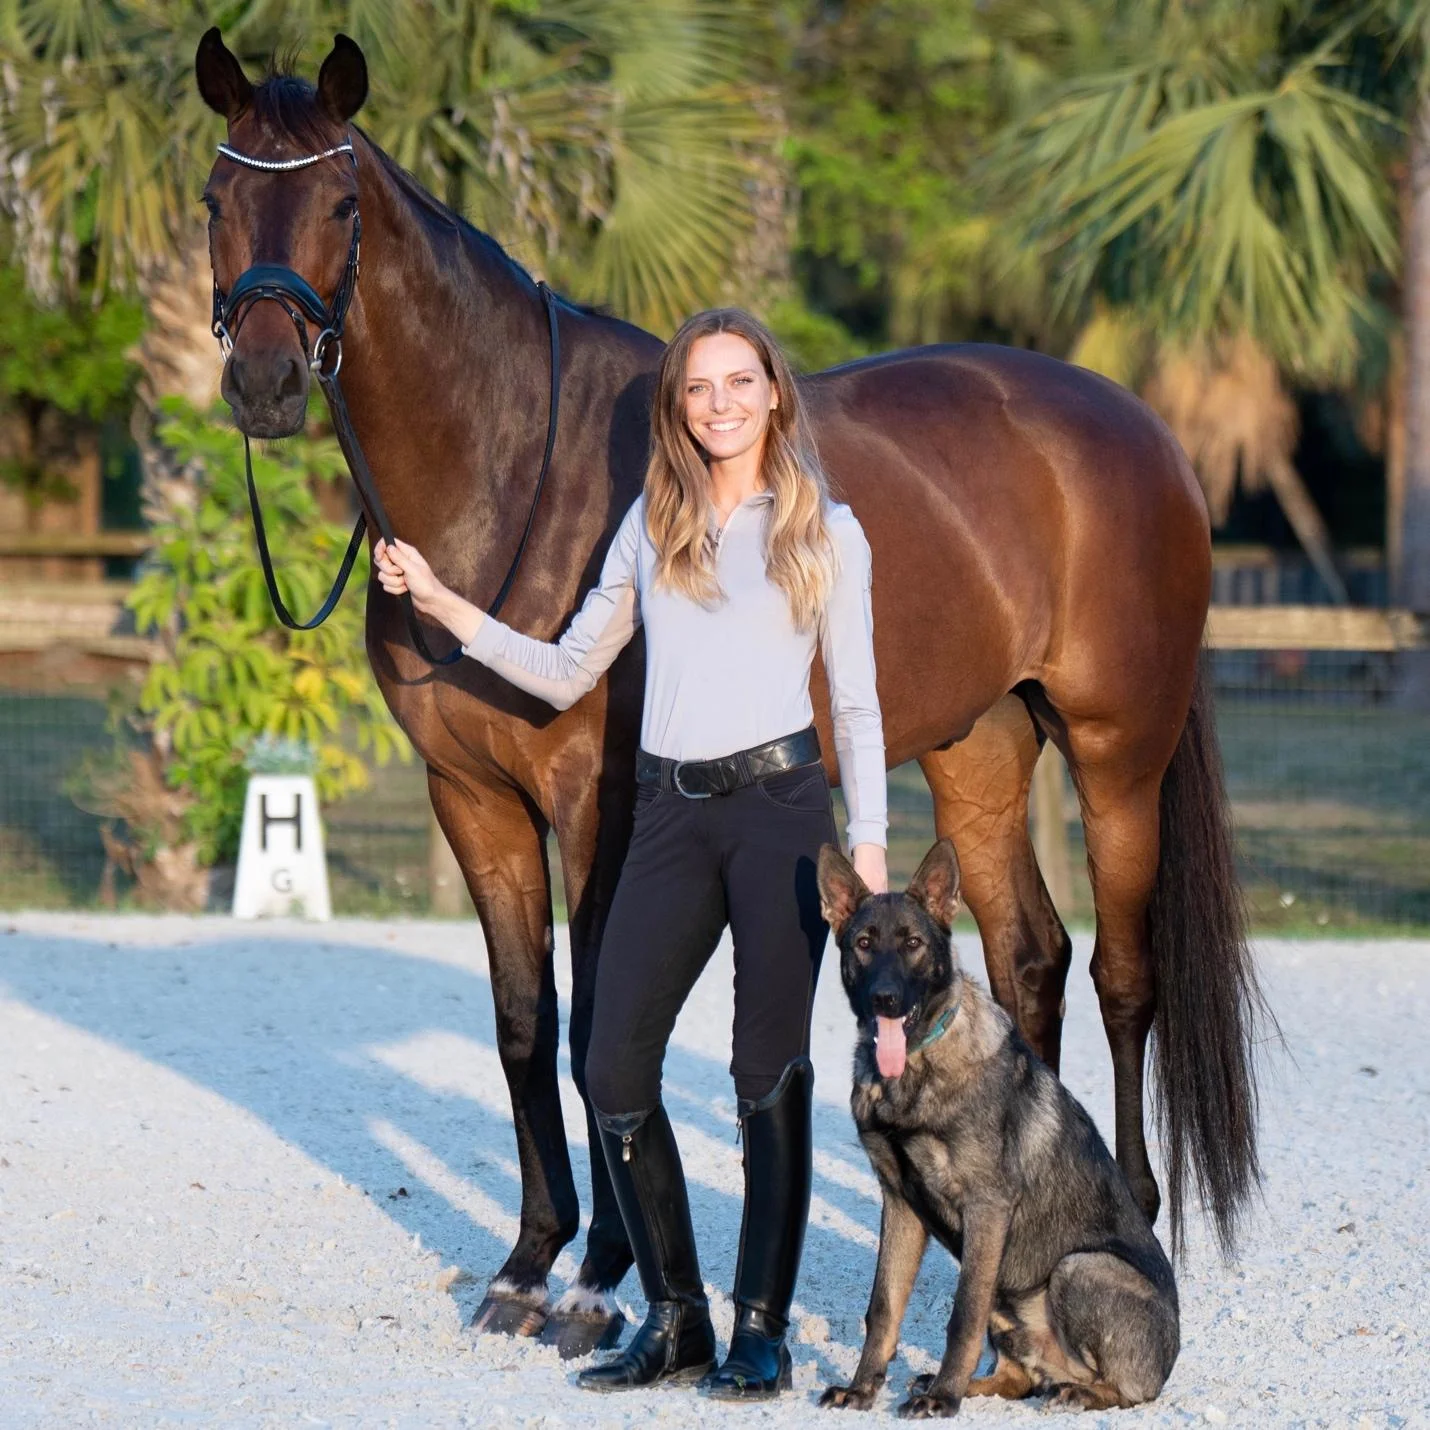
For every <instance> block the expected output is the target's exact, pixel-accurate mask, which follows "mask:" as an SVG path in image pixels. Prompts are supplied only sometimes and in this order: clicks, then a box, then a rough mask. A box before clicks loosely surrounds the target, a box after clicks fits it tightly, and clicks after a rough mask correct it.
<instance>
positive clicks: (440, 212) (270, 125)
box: [252, 54, 605, 315]
mask: <svg viewBox="0 0 1430 1430" xmlns="http://www.w3.org/2000/svg"><path fill="white" fill-rule="evenodd" d="M292 62H293V56H291V55H286V54H285V55H275V56H274V57H273V59H272V60H271V61H270V65H269V70H268V73H267V74H266V75H265V76H264V78H263V80H262V82H261V83H259V84H257V85H255V86H254V88H253V100H252V113H253V116H254V118H256V119H257V120H258V121H259V122H260V123H261V124H262V125H263V126H264V128H265V129H267V130H269V131H270V132H271V133H273V134H275V135H276V136H278V137H279V138H284V139H289V140H291V141H292V142H293V143H294V144H295V145H296V146H297V147H298V148H300V149H303V150H305V151H307V152H308V153H317V152H318V151H319V150H322V149H326V148H328V147H329V146H331V145H332V144H333V142H334V141H335V139H336V138H337V134H336V133H335V124H334V121H333V120H332V118H330V117H329V116H328V115H326V114H324V113H323V111H322V110H321V109H320V108H319V107H318V102H317V91H316V89H315V88H314V87H313V85H312V84H310V83H309V82H308V81H307V80H305V79H301V78H299V77H298V76H297V75H295V74H293V73H292ZM352 127H353V128H354V129H356V130H357V131H358V133H359V134H361V135H362V137H363V138H364V139H366V140H367V142H368V143H369V144H370V145H371V147H372V150H373V152H374V153H375V154H376V155H377V156H378V158H379V159H380V161H381V163H382V166H383V171H384V173H385V174H386V175H387V176H388V178H389V179H390V180H391V181H392V183H393V185H394V187H395V188H397V190H398V191H399V192H400V193H401V194H402V196H403V198H404V199H405V200H406V201H407V203H408V204H409V206H410V207H411V208H412V209H413V210H414V218H415V219H416V220H417V221H418V222H419V223H421V224H422V225H423V226H424V227H427V228H429V229H437V230H439V231H440V230H446V231H447V232H448V233H455V234H456V235H457V237H458V238H459V240H460V241H461V243H462V244H463V246H468V245H470V246H472V247H475V248H477V249H479V250H480V251H481V252H482V253H483V254H484V256H486V257H487V258H489V259H492V260H495V261H496V262H497V263H498V264H505V265H509V266H510V267H511V268H512V269H513V270H514V271H515V272H516V273H518V274H520V275H521V276H522V277H524V278H525V279H526V280H527V281H528V282H534V281H535V280H534V279H533V278H532V276H531V274H530V272H529V271H528V270H527V269H526V268H525V267H524V266H523V265H522V264H521V263H520V262H518V261H517V260H516V259H515V258H513V257H512V256H511V254H510V253H508V252H507V251H506V249H505V248H503V247H502V245H501V244H500V243H498V242H497V240H496V239H494V238H493V237H492V236H491V235H490V234H489V233H483V232H482V230H481V229H479V228H477V227H476V225H475V224H472V223H470V222H468V220H466V219H465V218H463V217H462V216H461V214H459V213H455V212H454V211H453V210H452V209H450V208H448V207H447V205H446V204H444V203H443V202H442V201H441V200H440V199H438V198H437V197H436V196H435V195H433V194H432V193H431V192H429V191H428V190H427V189H426V188H424V187H423V185H422V184H421V183H419V182H418V180H417V179H416V178H414V177H413V176H412V175H411V174H409V173H408V172H407V170H406V169H404V168H403V167H402V165H401V164H399V163H398V162H397V160H396V159H394V158H393V157H392V156H391V155H390V154H388V153H387V152H386V151H385V150H383V149H382V148H381V147H379V145H378V144H377V143H376V142H375V141H374V140H373V139H372V137H371V136H370V135H369V134H368V133H367V131H366V130H365V129H362V128H361V127H360V126H358V125H356V124H355V125H353V126H352ZM561 301H562V302H563V303H564V304H566V306H567V307H569V308H574V309H576V310H577V311H578V312H582V313H593V314H599V315H605V310H604V309H602V308H600V307H596V306H593V305H590V304H586V303H577V302H573V301H572V300H571V299H569V298H566V297H562V299H561Z"/></svg>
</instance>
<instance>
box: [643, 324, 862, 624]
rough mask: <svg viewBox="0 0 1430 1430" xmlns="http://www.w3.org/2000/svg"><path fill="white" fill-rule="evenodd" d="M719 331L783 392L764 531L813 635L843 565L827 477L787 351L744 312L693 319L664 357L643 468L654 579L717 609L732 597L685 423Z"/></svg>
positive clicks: (767, 464)
mask: <svg viewBox="0 0 1430 1430" xmlns="http://www.w3.org/2000/svg"><path fill="white" fill-rule="evenodd" d="M714 333H734V334H735V335H736V336H738V337H742V338H744V339H745V341H746V342H747V343H749V344H750V346H751V347H752V348H754V350H755V351H756V352H757V353H758V354H759V357H760V362H761V364H762V365H763V366H764V369H765V374H766V376H767V377H768V378H769V379H770V381H771V382H772V383H774V385H775V387H776V389H777V390H778V392H779V405H778V406H777V407H776V408H775V409H774V410H773V411H772V412H771V413H770V422H769V426H768V428H767V429H766V431H765V448H764V453H763V455H762V458H761V461H760V480H761V482H762V483H763V485H764V487H765V489H766V490H768V491H769V492H771V493H772V494H773V496H774V505H773V508H772V509H771V511H770V514H769V521H768V523H767V525H766V528H765V571H766V572H767V574H768V576H769V579H770V580H771V581H772V582H774V584H775V585H776V586H778V587H779V588H780V590H782V591H783V592H784V593H785V595H786V597H787V598H788V599H789V607H790V617H791V619H792V620H793V622H794V625H795V627H796V629H798V630H801V631H808V630H810V629H812V628H813V626H814V624H815V622H816V621H817V620H818V619H819V615H820V612H821V611H823V609H824V603H825V601H826V600H827V599H828V597H829V589H830V587H831V585H832V584H833V582H834V576H835V570H836V556H835V550H834V543H833V541H832V540H831V539H830V535H829V526H828V522H827V520H826V510H825V509H826V507H827V506H828V504H829V483H828V479H827V478H826V477H825V475H824V469H823V468H822V467H821V466H820V464H819V455H818V453H817V452H816V451H815V447H814V442H813V441H812V440H811V438H810V435H809V428H808V424H807V422H806V421H805V417H804V412H803V409H802V405H801V403H800V398H799V390H798V389H797V388H796V387H795V382H794V374H793V373H792V372H791V371H790V366H789V363H788V362H787V361H786V359H785V355H784V354H783V353H782V352H781V351H780V348H779V344H778V343H777V342H776V341H775V339H774V337H773V336H772V335H771V333H770V332H769V330H768V329H767V328H766V327H765V326H764V325H763V324H762V323H760V322H758V321H757V320H756V319H754V318H752V317H751V316H750V315H749V314H748V313H746V312H745V311H744V310H743V309H740V308H712V309H710V310H709V311H708V312H704V313H697V314H696V315H695V316H694V317H693V318H689V319H687V320H686V322H685V323H684V324H683V325H682V326H681V329H680V331H679V332H678V333H676V335H675V336H674V337H673V338H672V339H671V340H670V345H669V346H668V347H667V348H666V350H665V356H664V357H663V358H662V359H661V363H660V372H659V374H658V375H657V377H656V389H655V410H654V412H653V413H652V421H651V454H650V463H649V465H648V466H647V467H646V474H645V521H646V530H647V532H648V533H649V535H650V539H651V544H652V545H653V546H654V547H655V550H656V556H657V558H658V559H657V562H656V573H655V580H656V584H657V585H663V586H666V587H667V588H668V589H670V590H672V591H676V592H678V593H679V594H680V595H682V596H688V597H689V598H690V599H691V600H693V601H698V602H700V603H701V604H702V605H714V604H716V603H717V602H718V601H720V600H722V599H723V596H724V593H723V592H722V591H721V589H720V582H719V580H718V578H717V577H716V575H715V553H714V548H713V546H712V544H711V542H710V536H709V523H710V512H711V501H710V474H709V472H708V470H707V469H706V465H705V458H704V452H703V448H702V447H701V446H700V444H699V443H698V442H697V441H696V440H695V438H694V437H693V436H692V435H691V432H690V428H689V427H688V426H687V425H686V422H685V371H686V364H687V362H688V360H689V357H690V349H691V347H692V346H693V345H694V344H695V343H696V342H697V341H698V340H699V339H700V338H705V337H709V336H711V335H712V334H714Z"/></svg>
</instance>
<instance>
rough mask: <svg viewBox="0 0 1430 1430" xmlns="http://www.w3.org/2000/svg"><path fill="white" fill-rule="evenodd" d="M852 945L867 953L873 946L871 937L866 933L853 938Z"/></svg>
mask: <svg viewBox="0 0 1430 1430" xmlns="http://www.w3.org/2000/svg"><path fill="white" fill-rule="evenodd" d="M854 947H855V948H857V949H858V950H859V952H860V953H868V952H869V950H870V949H871V948H873V947H874V940H873V939H871V938H870V937H869V935H868V934H866V933H862V934H860V935H859V937H858V938H856V939H855V940H854Z"/></svg>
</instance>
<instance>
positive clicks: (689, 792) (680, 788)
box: [670, 760, 715, 799]
mask: <svg viewBox="0 0 1430 1430" xmlns="http://www.w3.org/2000/svg"><path fill="white" fill-rule="evenodd" d="M703 763H704V762H703V761H701V760H676V761H675V762H674V764H673V765H672V766H671V771H670V782H671V784H672V785H673V786H674V788H675V792H676V794H683V795H684V796H685V797H686V799H709V798H710V796H711V795H712V794H714V793H715V791H714V790H711V789H706V790H696V789H686V788H685V786H684V785H683V784H681V782H680V772H681V770H683V769H684V768H685V767H686V766H687V765H695V766H696V767H697V769H698V768H699V766H700V765H701V764H703Z"/></svg>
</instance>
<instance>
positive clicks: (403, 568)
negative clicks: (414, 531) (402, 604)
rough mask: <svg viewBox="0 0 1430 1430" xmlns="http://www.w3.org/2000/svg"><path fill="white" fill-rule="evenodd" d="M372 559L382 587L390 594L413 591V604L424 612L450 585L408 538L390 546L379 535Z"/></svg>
mask: <svg viewBox="0 0 1430 1430" xmlns="http://www.w3.org/2000/svg"><path fill="white" fill-rule="evenodd" d="M372 562H373V565H374V566H376V567H377V579H378V580H379V581H381V582H382V589H383V590H384V591H386V592H387V593H388V594H389V595H390V596H400V595H401V594H402V593H403V592H404V591H410V592H411V593H412V604H413V605H414V606H416V607H417V609H418V610H419V611H421V612H422V613H423V614H424V615H427V614H430V613H432V610H433V608H434V607H435V606H437V605H440V604H441V599H442V597H443V596H444V595H446V594H447V588H446V587H445V586H444V585H443V584H442V583H441V582H440V581H439V580H438V579H437V578H436V577H435V576H434V575H433V574H432V568H431V567H430V566H429V565H428V564H427V558H426V557H425V556H423V554H422V553H421V552H420V551H419V550H418V549H417V548H416V547H415V546H409V545H408V544H407V542H405V541H396V540H394V542H393V543H392V545H391V546H389V545H388V544H387V542H385V541H383V540H381V539H379V540H378V543H377V545H376V546H375V547H373V551H372Z"/></svg>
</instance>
